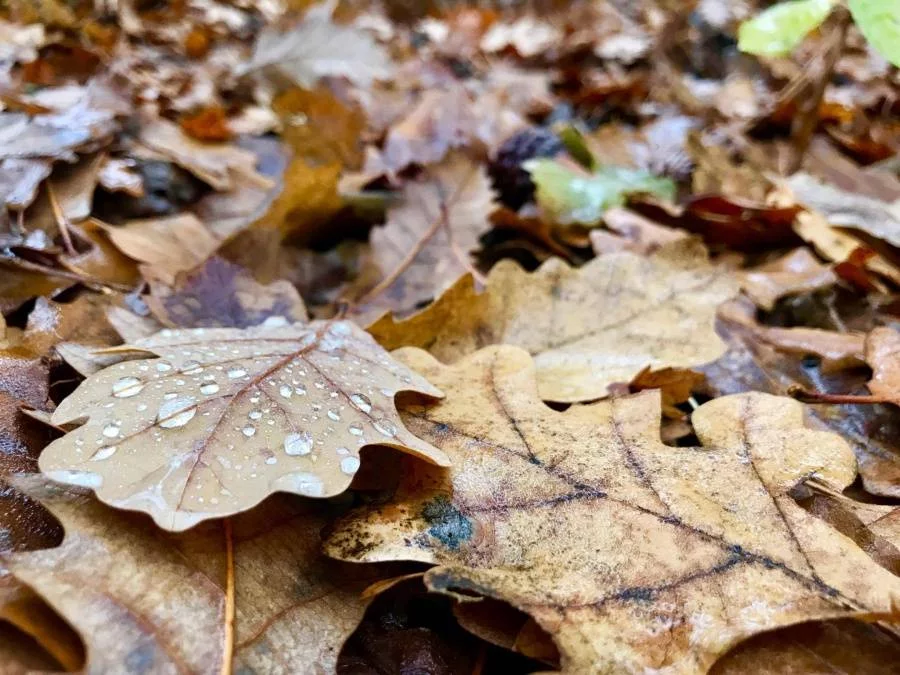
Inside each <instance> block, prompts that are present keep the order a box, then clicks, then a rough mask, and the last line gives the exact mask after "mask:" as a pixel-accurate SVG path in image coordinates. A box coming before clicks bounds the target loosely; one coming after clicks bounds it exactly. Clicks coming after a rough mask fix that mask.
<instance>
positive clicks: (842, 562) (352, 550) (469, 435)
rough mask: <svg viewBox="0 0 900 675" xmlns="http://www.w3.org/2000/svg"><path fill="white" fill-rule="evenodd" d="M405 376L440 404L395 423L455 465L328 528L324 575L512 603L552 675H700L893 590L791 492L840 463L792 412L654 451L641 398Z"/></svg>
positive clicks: (705, 423) (527, 376) (732, 400)
mask: <svg viewBox="0 0 900 675" xmlns="http://www.w3.org/2000/svg"><path fill="white" fill-rule="evenodd" d="M400 357H401V358H403V359H404V360H406V361H407V362H408V363H410V364H414V366H415V367H416V368H417V369H419V370H421V371H422V372H425V373H426V374H427V375H428V376H429V377H430V378H431V379H433V380H434V381H435V382H437V383H438V384H440V385H441V386H442V387H443V388H444V389H445V391H446V392H447V398H446V399H445V400H444V401H442V402H440V403H437V404H435V405H432V406H421V407H418V406H417V407H411V408H410V409H409V410H408V411H407V412H406V419H407V421H408V423H409V424H410V426H411V427H413V428H415V429H416V430H417V432H418V433H420V434H422V435H424V436H426V437H428V438H431V439H433V441H434V442H435V443H437V444H438V445H440V446H442V447H443V448H444V450H445V451H446V452H447V453H448V454H449V455H450V456H451V457H452V459H453V460H454V462H453V467H452V468H451V469H450V470H449V471H442V472H441V471H429V470H427V469H426V470H425V471H423V472H416V471H412V472H411V473H408V474H407V476H406V479H405V481H404V483H403V484H402V485H401V488H400V489H399V491H398V494H397V495H396V496H395V498H394V500H393V502H392V503H391V504H389V505H387V506H385V507H381V508H378V507H367V508H363V509H361V510H359V511H356V512H354V513H352V514H351V515H350V516H348V517H347V518H346V519H344V520H342V521H340V522H339V523H338V525H337V526H336V529H335V531H334V533H333V534H332V535H330V536H329V537H328V538H327V539H326V542H325V550H326V552H327V553H328V554H329V555H332V556H335V557H338V558H339V559H345V560H355V561H369V562H375V561H379V560H397V559H409V560H418V561H422V562H428V563H433V564H436V565H437V567H435V568H432V569H431V570H429V571H428V572H427V573H426V575H425V581H426V584H427V585H428V586H429V587H430V588H431V589H433V590H436V591H440V592H445V593H453V592H456V591H462V592H466V593H468V594H474V595H476V596H488V597H493V598H497V599H502V600H505V601H507V602H510V603H511V604H512V605H513V606H515V607H517V608H519V609H521V610H522V611H525V612H526V613H528V614H529V615H531V616H532V617H533V618H534V619H535V620H536V621H537V622H538V624H540V626H541V627H542V628H543V629H544V630H546V631H547V632H548V633H550V634H551V636H553V639H554V641H555V642H556V644H557V646H558V647H559V649H560V653H561V656H562V670H563V671H564V672H571V673H584V672H607V671H608V672H631V671H642V670H645V669H649V668H655V669H662V668H668V669H670V670H671V671H672V672H704V671H705V670H707V669H708V668H709V667H710V666H712V664H713V662H714V661H715V659H716V658H717V657H718V656H719V655H721V654H723V653H724V652H725V651H727V650H728V649H729V648H730V647H731V646H733V645H735V644H737V643H738V642H739V641H740V640H742V639H744V638H747V637H750V636H752V635H754V634H757V633H760V632H763V631H766V630H771V629H774V628H777V627H779V626H786V625H791V624H794V623H797V622H799V621H804V620H812V619H824V618H839V617H853V616H854V615H860V614H863V613H865V612H869V611H875V610H881V611H887V610H889V609H890V607H891V595H892V594H896V593H897V592H898V590H900V580H898V579H897V578H896V577H894V576H893V575H891V574H890V573H888V572H887V571H885V570H884V569H882V568H881V567H879V566H878V565H876V564H875V563H874V562H872V561H871V560H870V559H869V558H868V556H867V555H866V554H865V552H863V551H862V550H860V549H858V548H856V546H855V545H854V544H853V543H852V541H850V540H848V539H847V538H845V537H844V536H843V535H840V534H839V533H837V532H836V531H834V530H833V529H831V528H830V527H828V526H827V525H826V524H825V523H823V522H821V521H819V520H818V519H817V518H815V517H813V516H810V515H809V514H808V513H806V512H805V511H804V510H803V509H801V508H800V507H798V506H797V505H796V503H794V501H793V500H792V499H791V497H790V496H789V494H788V492H789V490H790V489H791V488H792V486H793V485H794V484H795V483H796V482H797V481H798V480H800V479H801V478H804V477H808V476H814V477H816V478H817V479H818V480H820V481H822V482H824V483H826V484H828V485H830V486H832V487H833V488H834V489H836V490H841V489H843V488H844V487H846V486H847V485H848V484H849V483H851V482H852V481H853V479H854V477H855V462H854V459H853V455H852V453H851V452H850V449H849V447H848V446H847V445H846V443H844V441H843V440H841V438H840V437H839V436H837V435H834V434H829V433H822V432H816V431H811V430H809V429H806V428H805V427H804V424H803V407H802V404H800V403H798V402H796V401H793V400H790V399H785V398H780V397H773V396H768V395H764V394H748V395H742V396H731V397H726V398H721V399H718V400H715V401H711V402H709V403H707V404H705V405H703V406H701V407H700V408H699V409H698V410H697V411H695V413H694V415H693V422H694V427H695V429H696V431H697V435H698V437H699V438H700V439H701V440H702V441H703V442H704V443H705V447H703V448H674V447H669V446H665V445H663V444H662V443H661V442H660V441H659V440H658V436H657V431H656V426H655V422H653V423H650V424H649V425H648V420H657V419H658V418H659V414H660V409H659V397H658V395H655V394H650V393H644V394H640V395H637V396H634V397H631V398H624V399H616V400H613V401H609V402H601V403H598V404H595V405H590V406H577V407H574V408H572V409H570V410H569V411H567V412H566V413H557V412H554V411H552V410H550V409H549V408H547V407H546V406H544V405H543V404H542V403H541V402H540V399H539V398H538V395H537V381H536V377H535V370H534V366H533V364H532V361H531V358H530V357H529V356H528V354H527V353H526V352H524V351H522V350H520V349H515V348H510V347H494V348H490V349H485V350H482V351H480V352H478V353H477V354H475V355H473V356H471V357H469V358H468V359H467V360H466V361H464V362H462V363H460V364H458V365H456V366H453V367H447V366H443V365H441V364H439V363H438V362H437V361H435V360H434V359H433V358H432V357H430V356H428V355H427V354H425V353H424V352H421V351H418V350H406V351H404V352H402V353H401V354H400Z"/></svg>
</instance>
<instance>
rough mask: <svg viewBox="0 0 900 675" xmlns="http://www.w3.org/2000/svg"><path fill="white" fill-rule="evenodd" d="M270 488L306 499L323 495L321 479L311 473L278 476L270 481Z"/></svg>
mask: <svg viewBox="0 0 900 675" xmlns="http://www.w3.org/2000/svg"><path fill="white" fill-rule="evenodd" d="M272 487H273V488H274V489H276V490H283V491H285V492H295V493H297V494H301V495H305V496H307V497H321V496H322V495H323V494H324V493H325V485H324V484H323V483H322V479H321V478H319V477H318V476H317V475H315V474H313V473H306V472H305V471H298V472H296V473H289V474H286V475H284V476H279V477H278V478H276V479H275V480H274V481H272Z"/></svg>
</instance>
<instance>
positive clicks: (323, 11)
mask: <svg viewBox="0 0 900 675" xmlns="http://www.w3.org/2000/svg"><path fill="white" fill-rule="evenodd" d="M334 5H335V3H334V2H333V1H332V2H324V3H322V4H320V5H316V6H314V7H312V8H310V9H309V10H308V11H307V12H306V14H305V15H304V17H303V20H302V21H301V22H300V23H299V24H298V25H297V26H295V27H294V28H293V29H291V30H288V31H285V32H280V31H277V30H274V29H268V30H265V31H263V33H262V35H261V36H260V38H259V40H258V41H257V43H256V46H255V48H254V51H253V56H252V57H251V59H250V63H248V64H247V65H246V66H245V71H250V70H256V69H259V68H263V67H265V66H274V67H275V68H277V69H278V70H279V71H280V72H281V73H283V74H284V75H286V76H288V77H290V78H291V79H292V80H294V82H296V83H297V84H299V85H300V86H301V87H306V88H307V89H311V88H312V87H314V86H315V85H316V84H317V83H318V81H319V80H320V79H321V78H323V77H346V78H347V79H348V80H350V81H351V82H353V83H354V84H355V85H358V86H361V87H368V86H370V85H371V84H372V82H373V81H374V80H384V79H387V78H388V77H390V76H391V74H392V72H393V64H392V63H391V60H390V57H389V55H388V53H387V52H386V51H385V50H384V48H383V47H381V46H380V45H379V44H378V43H376V42H375V40H374V39H373V38H372V36H371V35H369V33H367V32H366V31H364V30H361V29H359V28H358V27H356V26H341V25H338V24H335V23H333V22H332V19H331V13H332V11H333V9H334Z"/></svg>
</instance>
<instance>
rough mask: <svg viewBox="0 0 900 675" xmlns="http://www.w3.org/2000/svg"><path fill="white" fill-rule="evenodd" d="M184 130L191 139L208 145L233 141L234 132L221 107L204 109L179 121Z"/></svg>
mask: <svg viewBox="0 0 900 675" xmlns="http://www.w3.org/2000/svg"><path fill="white" fill-rule="evenodd" d="M179 124H180V125H181V128H182V130H183V131H184V132H185V133H186V134H187V135H188V136H190V137H191V138H196V139H197V140H198V141H205V142H207V143H221V142H223V141H228V140H231V137H232V135H233V134H232V131H231V129H230V128H229V127H228V117H227V116H226V115H225V110H223V109H222V108H221V107H220V106H210V107H208V108H203V109H202V110H199V111H197V112H196V113H194V114H192V115H185V116H184V117H182V118H181V120H179Z"/></svg>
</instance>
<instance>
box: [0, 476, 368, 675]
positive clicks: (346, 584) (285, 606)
mask: <svg viewBox="0 0 900 675" xmlns="http://www.w3.org/2000/svg"><path fill="white" fill-rule="evenodd" d="M19 482H20V484H21V485H22V487H23V488H24V489H25V490H26V491H27V492H28V493H29V494H31V495H33V496H34V497H35V498H37V499H39V500H40V501H41V502H42V503H43V504H44V505H45V506H46V507H47V508H49V509H50V510H51V511H52V512H53V514H54V515H55V516H56V517H57V518H59V519H60V521H61V522H62V524H63V526H64V527H65V531H66V534H65V538H64V540H63V542H62V544H61V545H60V546H58V547H56V548H51V549H46V550H42V551H35V552H34V553H27V554H25V553H23V554H16V555H14V556H11V557H10V558H9V560H8V562H9V567H10V570H11V572H12V574H13V575H14V576H15V577H16V579H18V580H20V581H22V582H24V583H26V584H28V586H30V587H31V588H33V589H34V590H36V591H37V592H38V593H40V594H41V596H43V597H44V598H45V599H46V600H47V602H48V603H49V604H50V605H51V606H52V607H53V608H54V609H55V610H57V611H58V612H59V613H60V614H61V615H62V616H63V617H64V618H65V619H66V621H68V622H69V623H70V624H71V625H72V626H73V627H74V628H75V629H76V630H77V631H78V632H79V633H80V634H81V636H82V638H83V639H84V641H85V644H86V647H87V665H86V668H85V671H86V672H94V673H114V672H123V668H124V669H126V670H127V671H128V672H137V671H140V672H146V673H176V672H193V673H218V672H231V670H232V669H233V671H234V672H259V673H264V672H268V673H275V672H287V671H285V670H284V667H285V664H288V663H289V664H291V666H290V672H292V673H304V674H306V673H308V674H310V675H314V674H317V673H321V672H323V671H327V670H331V671H333V670H334V667H335V665H336V661H337V654H338V650H339V649H340V646H341V644H342V643H343V641H344V640H345V639H346V638H347V636H349V634H350V633H351V632H352V631H353V629H354V628H355V627H356V625H357V623H358V622H359V620H360V619H361V618H362V615H363V612H364V610H365V606H366V604H367V602H366V601H365V600H363V599H361V598H360V591H361V590H362V589H363V588H364V587H365V585H366V582H367V581H369V580H371V577H372V576H373V573H372V571H369V570H361V571H360V572H355V571H354V570H352V569H350V568H349V566H346V565H345V566H336V564H335V563H334V561H327V560H325V559H324V558H322V556H321V555H320V553H319V530H320V529H321V528H322V527H323V526H324V525H325V522H326V519H325V514H324V512H323V511H322V509H320V508H317V505H315V504H310V503H303V502H299V501H297V500H288V499H286V498H282V499H278V500H271V501H269V502H267V503H266V504H265V505H263V506H261V507H259V508H258V509H256V510H254V511H252V512H250V513H246V514H241V515H240V516H238V517H237V518H235V519H234V520H233V522H232V525H231V529H232V531H233V537H232V539H233V551H234V585H235V588H234V594H235V625H234V647H233V660H232V663H231V664H230V667H229V668H228V669H227V670H226V669H225V668H223V659H224V658H231V657H232V655H226V654H225V586H226V579H225V574H226V538H225V535H224V533H223V528H222V526H221V525H219V524H218V523H210V524H208V525H205V526H201V527H199V528H197V530H195V531H192V532H191V533H190V534H189V535H180V536H179V535H173V534H169V533H160V532H159V531H156V530H154V529H153V528H152V527H151V526H150V525H149V523H148V522H147V521H146V520H145V519H143V518H139V517H136V516H135V515H133V514H125V513H120V512H116V511H114V510H112V509H109V508H107V507H105V506H103V505H101V504H99V503H98V502H96V501H95V500H93V499H90V497H89V496H88V495H87V494H86V493H85V492H84V491H79V490H77V489H73V488H68V489H64V488H61V487H58V486H53V485H51V484H49V483H48V482H47V481H42V480H41V479H39V478H38V477H31V478H30V479H19Z"/></svg>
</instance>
